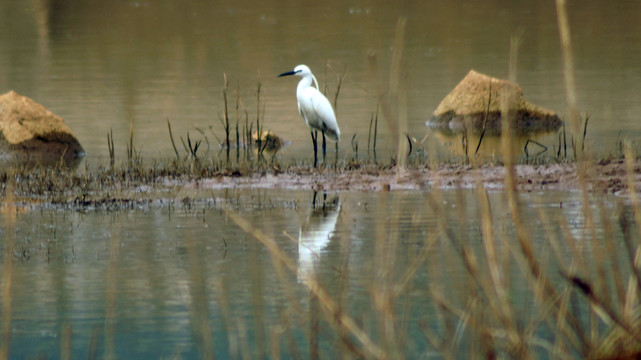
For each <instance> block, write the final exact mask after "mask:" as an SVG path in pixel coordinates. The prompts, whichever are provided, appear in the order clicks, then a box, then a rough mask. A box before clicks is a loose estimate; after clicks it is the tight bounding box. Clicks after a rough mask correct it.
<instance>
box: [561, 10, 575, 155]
mask: <svg viewBox="0 0 641 360" xmlns="http://www.w3.org/2000/svg"><path fill="white" fill-rule="evenodd" d="M556 13H557V21H558V27H559V38H560V41H561V55H562V57H563V76H564V80H565V96H566V102H567V106H568V115H569V117H570V126H571V127H572V138H573V139H574V138H575V137H576V136H578V134H579V131H580V126H581V125H580V119H579V110H578V107H577V96H576V85H575V79H574V56H573V54H572V38H571V36H570V21H569V18H568V13H567V6H566V0H556ZM574 156H575V157H576V158H577V159H579V160H580V157H581V155H580V154H577V153H576V152H575V154H574Z"/></svg>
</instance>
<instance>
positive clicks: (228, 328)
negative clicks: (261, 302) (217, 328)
mask: <svg viewBox="0 0 641 360" xmlns="http://www.w3.org/2000/svg"><path fill="white" fill-rule="evenodd" d="M217 273H218V274H225V273H226V269H225V262H224V261H223V262H221V265H220V267H219V269H218V271H217ZM225 279H226V277H223V276H216V277H215V278H214V287H215V289H216V293H217V294H218V306H220V313H221V315H222V318H223V324H222V325H223V331H224V332H225V334H227V344H228V349H229V357H230V358H232V359H237V358H238V357H239V349H238V344H237V341H236V339H235V337H234V336H233V335H234V331H233V327H234V324H233V316H232V313H231V308H230V306H229V292H228V290H227V286H226V285H225Z"/></svg>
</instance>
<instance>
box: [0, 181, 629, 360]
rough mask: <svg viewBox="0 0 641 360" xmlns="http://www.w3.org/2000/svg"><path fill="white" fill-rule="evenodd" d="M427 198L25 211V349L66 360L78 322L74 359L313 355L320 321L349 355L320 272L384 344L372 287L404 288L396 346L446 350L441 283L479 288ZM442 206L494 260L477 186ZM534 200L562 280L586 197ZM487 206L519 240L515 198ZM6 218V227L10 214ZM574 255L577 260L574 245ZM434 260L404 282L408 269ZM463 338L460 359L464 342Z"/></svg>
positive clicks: (296, 195)
mask: <svg viewBox="0 0 641 360" xmlns="http://www.w3.org/2000/svg"><path fill="white" fill-rule="evenodd" d="M314 196H316V198H315V200H314ZM429 196H432V195H428V194H421V193H416V192H402V191H399V192H390V193H385V192H380V193H358V192H350V193H330V194H325V195H323V194H320V193H318V194H316V195H314V194H313V193H312V192H292V191H290V192H281V191H243V192H233V191H227V192H213V193H201V194H199V195H198V196H194V197H192V198H189V199H185V198H182V197H177V198H176V199H175V201H174V200H163V201H162V202H155V203H153V204H152V205H151V206H144V207H139V208H132V209H130V210H122V211H117V212H109V213H105V212H103V210H99V209H95V210H90V211H85V212H77V211H70V210H62V209H58V210H56V209H49V210H47V209H42V210H38V211H31V212H28V213H25V214H21V215H19V216H18V220H17V226H16V232H15V234H16V236H15V241H16V244H15V252H14V259H15V263H14V266H13V289H12V300H13V301H12V304H13V310H12V322H11V354H12V357H17V358H25V357H27V358H29V357H32V356H36V355H43V354H44V355H47V356H48V357H55V354H58V353H59V349H60V347H61V344H62V343H64V341H63V338H62V329H63V327H64V326H65V325H66V324H68V325H70V326H71V335H70V337H68V338H67V339H69V338H70V340H69V341H70V343H71V349H72V354H73V357H74V358H76V357H84V356H86V354H87V353H88V352H90V349H92V348H94V349H95V351H96V352H97V353H98V354H99V355H100V354H107V355H108V354H110V353H111V352H112V351H113V352H115V355H116V356H117V357H118V358H133V357H135V358H141V357H144V358H159V357H168V356H170V355H172V354H179V356H182V357H183V358H193V357H195V356H196V355H197V354H202V353H203V351H205V350H203V349H206V346H205V345H203V342H202V341H199V339H202V336H203V335H202V334H205V335H204V336H205V338H207V339H209V340H208V341H209V342H210V343H209V345H210V346H211V347H212V349H213V350H212V351H213V353H215V354H216V355H217V356H218V357H221V358H227V357H239V356H241V355H242V354H243V352H247V354H249V356H250V357H251V358H255V357H257V356H259V354H260V353H261V352H267V353H269V354H274V352H278V353H281V354H283V356H285V357H290V356H295V355H296V354H298V355H300V356H302V357H307V355H306V354H309V353H310V351H311V350H310V346H311V345H310V342H309V338H310V331H311V330H310V326H311V325H310V324H312V323H314V321H318V322H319V323H320V327H319V330H318V333H319V334H320V335H319V337H318V339H319V344H320V345H319V351H320V354H321V355H322V357H323V358H328V357H336V356H338V354H339V353H344V352H346V351H347V350H346V348H343V347H342V346H340V345H339V344H340V343H341V342H340V339H339V338H338V337H337V335H336V331H335V330H333V329H332V327H331V326H330V325H329V322H328V321H327V320H326V315H324V313H323V312H322V311H321V310H320V309H321V307H320V305H319V304H318V302H316V301H314V300H313V299H314V297H313V296H311V295H310V293H309V290H308V289H307V288H306V286H305V284H306V282H308V281H310V279H316V280H317V281H318V282H319V283H320V284H321V286H322V287H323V288H324V289H326V291H327V292H328V293H329V294H330V296H331V297H332V298H334V299H337V300H336V301H339V302H340V303H341V306H342V307H343V308H344V311H345V313H347V314H348V315H349V316H351V317H352V318H353V319H355V320H356V321H357V322H358V324H360V326H362V327H363V329H364V330H365V331H366V332H367V333H368V334H369V335H370V336H372V337H373V338H379V337H381V336H383V334H382V333H380V331H381V328H380V326H381V323H380V321H381V314H380V309H379V308H378V307H377V303H376V300H375V299H376V298H375V294H376V293H377V291H380V290H381V289H385V286H388V285H389V286H398V284H405V286H404V287H402V288H401V291H400V292H399V295H398V297H396V298H395V301H394V303H393V308H394V309H395V310H394V312H393V316H394V317H395V319H396V320H395V324H396V327H397V329H398V330H399V331H401V330H402V331H401V333H399V335H398V336H399V338H398V339H399V344H401V343H402V344H406V347H405V348H404V349H403V354H405V355H407V356H408V357H410V358H417V357H419V356H427V355H428V354H433V353H435V352H437V350H436V349H435V348H433V347H432V346H431V345H430V344H429V342H428V341H427V338H426V336H425V333H424V330H423V327H424V326H426V324H427V326H429V327H431V328H433V330H434V331H437V332H439V331H445V330H444V329H445V328H443V327H442V326H444V325H443V323H442V322H441V320H442V319H441V320H439V319H440V318H439V316H438V315H437V314H438V311H436V309H435V307H434V306H435V303H434V300H433V299H434V291H436V290H438V291H440V292H442V294H443V296H446V298H447V299H448V301H449V302H450V303H451V304H452V305H455V306H461V307H465V306H466V299H467V298H468V297H469V296H470V292H469V291H470V288H469V286H468V285H469V283H468V279H469V278H468V276H467V275H466V271H465V267H464V266H463V265H462V262H461V259H460V257H459V256H458V255H457V254H456V251H455V250H454V249H455V248H454V247H453V246H452V244H451V243H450V242H449V241H448V240H447V236H444V235H442V234H443V233H442V230H440V229H441V228H440V227H439V225H438V216H437V214H436V213H435V212H434V209H433V208H432V207H431V206H430V205H429V201H428V197H429ZM440 199H441V200H439V201H438V206H439V208H440V209H441V210H443V211H445V212H446V213H447V215H446V219H447V223H446V224H445V226H446V227H447V228H448V229H449V231H451V232H453V234H455V237H456V238H457V239H458V240H459V241H462V242H463V245H464V246H465V248H467V249H468V251H470V252H471V253H475V254H477V255H478V259H479V261H480V263H481V264H484V263H485V260H482V259H484V258H485V256H484V255H483V253H484V250H483V242H482V241H481V240H480V238H481V224H480V213H479V211H480V209H479V206H478V205H477V202H476V199H477V195H476V194H475V193H474V192H473V191H469V190H466V191H462V192H460V193H459V192H455V191H452V192H446V193H444V194H443V196H442V197H440ZM522 200H524V201H527V202H528V203H529V204H531V205H530V206H526V207H525V208H524V212H523V218H524V219H527V228H528V229H529V230H530V231H531V232H532V239H533V241H534V242H533V244H532V246H533V248H534V249H535V252H536V254H537V258H538V259H539V260H540V261H541V262H542V264H544V266H545V271H546V273H548V274H550V276H551V277H552V278H558V275H557V274H556V273H555V272H556V270H554V269H555V268H557V267H558V263H557V262H555V261H554V257H553V255H552V253H551V252H550V251H551V250H550V243H549V242H548V240H547V239H548V237H549V236H551V235H554V234H556V236H558V235H560V234H561V232H562V230H561V226H559V225H558V223H559V221H561V220H560V219H564V220H563V221H564V222H566V224H567V226H568V230H569V231H570V233H571V234H574V236H576V238H577V239H584V238H585V237H586V236H587V235H586V232H585V231H586V230H585V219H584V218H583V216H582V213H583V212H582V208H581V203H580V199H579V198H578V196H575V195H572V194H567V193H566V194H559V193H546V194H543V193H538V194H529V195H523V199H522ZM313 202H315V203H316V207H315V208H313V206H312V203H313ZM490 203H491V206H492V216H493V217H494V218H495V222H496V230H495V231H496V234H497V236H499V238H501V237H500V236H501V234H504V235H505V234H507V236H508V237H507V238H506V239H505V240H507V241H508V243H512V242H513V241H515V240H514V238H513V235H510V234H512V230H511V229H510V227H511V225H509V223H508V222H505V221H504V219H505V217H506V214H507V210H506V209H505V208H504V206H503V203H504V199H503V195H502V194H501V193H491V194H490ZM224 209H229V210H231V211H233V212H238V213H239V214H241V215H242V216H243V218H245V219H247V220H249V221H250V222H251V224H252V225H253V226H254V227H255V228H257V229H259V230H260V231H262V232H264V233H265V234H266V235H267V236H268V237H269V238H271V239H273V240H274V241H275V243H276V244H277V246H278V247H279V248H280V249H281V250H282V252H283V254H284V255H285V256H286V257H287V258H288V259H291V261H292V262H293V264H294V265H295V268H294V269H291V270H288V269H287V268H286V267H283V266H282V265H281V266H277V265H276V264H278V262H276V261H275V258H274V257H272V255H271V254H270V252H269V251H268V250H267V249H266V248H265V246H263V245H262V244H260V243H259V242H258V241H256V240H255V239H254V238H253V237H252V236H250V235H248V234H247V233H245V232H244V231H242V230H240V229H239V228H238V227H237V226H236V225H235V224H234V223H233V222H232V221H231V220H230V219H229V218H228V217H227V216H226V214H225V213H224ZM541 211H543V213H544V214H545V216H547V217H546V218H541V217H540V216H541ZM0 219H1V220H2V223H3V225H4V226H5V227H6V216H3V217H2V218H0ZM546 219H548V220H546ZM550 219H553V221H551V220H550ZM439 234H441V235H439ZM5 236H6V233H5ZM605 236H606V235H604V234H602V233H599V234H598V239H597V241H596V242H595V243H594V244H593V245H588V244H582V245H579V246H578V247H577V249H578V251H579V253H580V254H581V256H582V259H583V261H591V259H592V258H593V257H594V256H595V254H594V252H593V251H602V250H595V249H603V248H604V246H605V242H604V240H606V238H605ZM618 236H620V235H617V237H618ZM610 240H612V239H610ZM501 241H503V240H501ZM499 243H500V242H499ZM505 246H507V245H506V244H503V245H500V246H499V253H501V252H502V251H503V252H504V251H505V249H507V248H506V247H505ZM512 246H515V245H514V244H513V243H512ZM562 252H563V253H565V254H566V255H567V256H569V257H571V254H570V252H571V249H570V248H569V247H566V245H565V243H564V244H563V245H562ZM422 254H424V256H425V258H424V259H423V261H422V262H419V263H418V264H419V265H418V268H417V269H416V272H415V273H414V274H413V276H412V277H411V279H410V281H409V282H407V283H404V282H403V281H402V279H403V278H404V277H403V274H405V273H406V272H407V269H408V268H411V267H412V264H413V263H414V262H415V261H416V260H417V259H421V256H423V255H422ZM564 265H565V264H564ZM506 269H507V270H509V271H508V272H506V273H504V276H505V279H508V280H506V281H507V282H508V284H510V285H509V289H510V294H511V295H510V298H511V299H512V301H513V302H514V304H516V305H515V308H516V309H522V311H519V313H518V315H517V316H518V317H519V319H520V320H519V321H521V322H522V323H524V324H528V323H529V322H530V321H533V319H535V318H536V316H538V315H537V314H538V313H537V312H536V311H533V310H532V309H534V307H533V306H535V305H534V304H533V302H532V301H533V299H532V295H531V292H530V290H528V286H527V283H525V282H523V281H522V280H520V279H521V278H522V275H521V269H520V268H519V267H518V266H508V267H507V268H506ZM510 269H511V270H510ZM507 270H506V271H507ZM381 271H383V272H381ZM390 280H391V281H392V282H391V283H389V284H388V283H387V281H390ZM558 281H560V280H558ZM557 285H558V286H562V285H563V283H562V281H561V282H559V283H558V284H557ZM314 319H316V320H314ZM318 319H320V320H318ZM535 323H536V322H535ZM543 328H544V326H543ZM203 329H205V330H203ZM540 331H541V332H542V334H543V335H542V337H543V338H545V337H547V336H549V333H546V330H545V329H543V330H540ZM207 334H209V335H207ZM461 341H462V342H461V343H460V344H461V346H462V348H461V349H460V352H459V353H461V354H462V353H465V351H464V350H463V349H465V347H466V346H467V345H466V341H465V340H461ZM110 344H113V345H110Z"/></svg>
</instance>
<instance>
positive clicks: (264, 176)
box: [0, 160, 641, 210]
mask: <svg viewBox="0 0 641 360" xmlns="http://www.w3.org/2000/svg"><path fill="white" fill-rule="evenodd" d="M633 168H634V171H633V173H632V174H631V175H628V171H626V164H625V163H624V161H623V160H605V161H600V162H595V163H584V164H582V165H580V166H579V165H578V164H549V165H517V166H516V168H515V171H516V180H517V187H518V190H519V191H521V192H528V191H546V190H567V191H580V190H582V189H584V187H583V186H582V183H581V181H580V177H579V170H581V173H582V174H584V175H583V178H584V179H585V182H584V184H585V188H586V189H587V190H588V191H591V192H593V193H598V194H614V195H620V196H624V197H626V196H627V195H628V194H629V191H628V184H629V183H630V182H631V183H633V184H634V186H635V188H636V190H637V191H641V161H637V162H635V163H634V166H633ZM179 170H180V171H174V170H169V169H159V168H157V167H149V168H144V167H138V168H135V169H132V168H127V167H123V168H122V169H97V170H87V169H85V170H65V169H32V170H28V171H27V170H25V171H24V172H22V173H21V172H17V173H10V174H7V173H4V174H1V175H0V177H1V178H2V179H1V180H2V184H3V185H2V201H3V203H4V204H8V203H11V202H13V203H15V204H17V205H20V206H22V207H23V208H26V209H29V208H33V207H43V206H44V207H49V206H53V207H64V208H71V209H74V210H93V209H103V210H119V209H122V210H126V209H132V208H147V207H156V206H158V207H164V206H189V205H190V203H191V202H193V201H200V202H202V201H205V202H206V201H212V199H214V200H215V196H217V195H215V194H216V192H217V191H225V190H231V191H234V192H237V191H241V192H242V191H246V190H252V189H273V190H282V191H289V190H297V191H306V190H310V191H313V190H318V191H367V192H371V191H395V190H405V191H430V190H431V189H435V188H439V189H445V190H452V189H457V188H473V187H475V186H477V184H478V183H479V182H480V183H481V184H482V185H483V186H484V187H485V188H487V189H494V190H497V191H500V190H501V189H503V188H504V186H505V185H504V184H505V168H504V167H503V166H500V165H483V166H479V167H472V166H468V165H440V166H439V167H438V168H429V167H427V166H422V167H420V166H417V167H412V168H408V169H407V170H406V171H404V172H402V173H397V171H396V168H394V167H392V166H387V167H381V166H379V165H361V166H356V167H351V168H349V169H348V168H341V169H329V168H320V169H312V168H310V167H305V166H300V167H290V168H287V169H278V168H266V169H262V170H261V171H253V170H243V171H241V170H229V169H200V170H197V171H196V170H193V169H191V170H187V169H179Z"/></svg>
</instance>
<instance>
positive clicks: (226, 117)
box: [222, 74, 231, 165]
mask: <svg viewBox="0 0 641 360" xmlns="http://www.w3.org/2000/svg"><path fill="white" fill-rule="evenodd" d="M228 87H229V82H228V81H227V74H223V92H222V93H223V120H222V122H223V128H224V129H225V149H226V150H225V153H226V154H227V157H226V159H227V165H229V148H230V147H231V145H230V143H229V113H228V104H227V89H228Z"/></svg>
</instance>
